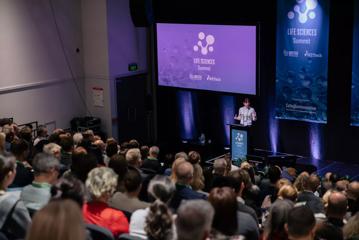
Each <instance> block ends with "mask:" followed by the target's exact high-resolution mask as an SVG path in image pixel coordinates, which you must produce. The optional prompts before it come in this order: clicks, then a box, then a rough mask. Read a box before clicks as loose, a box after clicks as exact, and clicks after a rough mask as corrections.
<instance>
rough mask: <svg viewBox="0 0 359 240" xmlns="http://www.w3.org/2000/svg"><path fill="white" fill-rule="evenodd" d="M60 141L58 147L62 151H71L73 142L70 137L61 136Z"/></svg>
mask: <svg viewBox="0 0 359 240" xmlns="http://www.w3.org/2000/svg"><path fill="white" fill-rule="evenodd" d="M60 139H61V140H60V146H61V148H62V150H64V151H65V152H70V151H72V148H73V146H74V141H73V139H72V137H71V136H68V135H65V136H62V137H61V138H60Z"/></svg>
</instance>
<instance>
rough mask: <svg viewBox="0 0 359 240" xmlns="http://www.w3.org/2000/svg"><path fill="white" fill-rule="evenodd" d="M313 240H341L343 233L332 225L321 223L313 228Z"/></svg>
mask: <svg viewBox="0 0 359 240" xmlns="http://www.w3.org/2000/svg"><path fill="white" fill-rule="evenodd" d="M315 239H323V240H324V239H325V240H343V239H344V238H343V232H342V230H341V229H339V228H337V227H335V226H334V225H333V224H330V223H327V222H321V223H319V224H317V226H316V228H315Z"/></svg>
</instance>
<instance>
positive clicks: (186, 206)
mask: <svg viewBox="0 0 359 240" xmlns="http://www.w3.org/2000/svg"><path fill="white" fill-rule="evenodd" d="M213 217H214V209H213V207H212V206H211V204H210V203H208V202H207V201H204V200H189V201H186V202H183V204H181V206H180V208H179V209H178V212H177V218H176V220H175V222H176V229H177V239H178V240H205V239H208V238H209V237H210V234H211V228H212V226H211V225H212V221H213Z"/></svg>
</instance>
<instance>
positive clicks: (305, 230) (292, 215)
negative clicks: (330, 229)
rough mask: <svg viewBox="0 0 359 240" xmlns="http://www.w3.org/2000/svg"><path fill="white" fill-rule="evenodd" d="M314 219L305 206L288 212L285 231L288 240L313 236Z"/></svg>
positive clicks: (310, 211)
mask: <svg viewBox="0 0 359 240" xmlns="http://www.w3.org/2000/svg"><path fill="white" fill-rule="evenodd" d="M314 227H315V218H314V214H313V212H312V210H310V208H308V207H307V206H300V207H295V208H293V209H292V210H290V211H289V214H288V222H287V231H288V236H289V237H290V238H294V239H295V238H301V237H307V236H309V235H311V234H313V235H314V233H313V232H312V230H313V229H314Z"/></svg>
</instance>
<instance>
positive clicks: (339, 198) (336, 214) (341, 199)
mask: <svg viewBox="0 0 359 240" xmlns="http://www.w3.org/2000/svg"><path fill="white" fill-rule="evenodd" d="M347 208H348V199H347V197H346V196H345V195H344V194H343V193H341V192H333V193H332V194H330V195H329V198H328V206H327V217H333V218H339V219H341V218H343V217H344V216H345V214H346V212H347Z"/></svg>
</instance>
